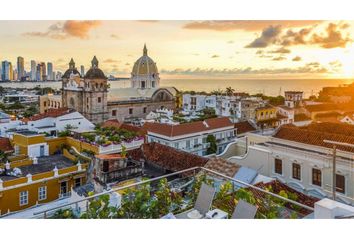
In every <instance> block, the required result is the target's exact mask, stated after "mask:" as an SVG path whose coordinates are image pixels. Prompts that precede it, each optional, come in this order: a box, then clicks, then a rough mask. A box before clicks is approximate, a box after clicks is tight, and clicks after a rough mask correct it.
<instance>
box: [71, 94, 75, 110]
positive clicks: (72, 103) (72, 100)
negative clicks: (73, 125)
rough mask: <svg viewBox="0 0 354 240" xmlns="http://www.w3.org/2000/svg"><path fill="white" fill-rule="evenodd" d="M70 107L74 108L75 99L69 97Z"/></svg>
mask: <svg viewBox="0 0 354 240" xmlns="http://www.w3.org/2000/svg"><path fill="white" fill-rule="evenodd" d="M70 108H74V109H75V100H74V98H73V97H72V98H70Z"/></svg>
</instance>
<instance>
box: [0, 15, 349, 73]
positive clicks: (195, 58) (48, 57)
mask: <svg viewBox="0 0 354 240" xmlns="http://www.w3.org/2000/svg"><path fill="white" fill-rule="evenodd" d="M353 23H354V22H353V21H313V20H311V21H302V20H301V21H300V20H296V21H285V20H282V21H0V36H1V37H0V44H1V48H2V53H1V56H0V60H1V61H5V60H7V61H9V62H12V65H13V67H14V66H16V65H17V64H16V62H17V57H19V56H21V57H23V58H24V69H25V70H26V71H27V72H29V71H30V69H31V68H32V67H33V66H31V62H30V61H31V60H35V61H36V62H37V63H38V62H46V63H47V62H51V63H53V65H54V68H55V69H56V71H62V72H63V71H65V70H66V69H67V67H68V63H69V61H70V58H71V57H72V58H74V60H75V62H76V64H77V66H81V65H83V66H84V67H85V68H88V67H89V66H90V60H91V59H92V56H94V55H96V56H97V58H98V60H99V61H100V67H101V68H102V70H103V71H104V72H105V73H106V74H107V75H110V74H112V75H115V76H129V74H130V72H131V68H132V66H133V64H134V62H135V61H136V59H137V58H138V57H139V56H140V55H141V52H142V47H143V45H144V43H146V44H147V47H148V49H149V55H150V56H151V57H152V58H153V59H154V60H155V61H156V62H157V64H158V66H159V71H160V73H161V75H162V76H167V75H174V76H176V75H181V76H182V75H187V76H188V77H198V76H199V77H200V76H201V77H205V76H208V77H217V76H225V77H234V78H259V79H262V78H279V77H281V78H284V77H287V78H351V77H353V76H354V45H353V37H354V24H353ZM24 42H26V44H23V43H24ZM14 68H17V66H16V67H14ZM78 68H80V67H78ZM79 70H80V71H81V69H79Z"/></svg>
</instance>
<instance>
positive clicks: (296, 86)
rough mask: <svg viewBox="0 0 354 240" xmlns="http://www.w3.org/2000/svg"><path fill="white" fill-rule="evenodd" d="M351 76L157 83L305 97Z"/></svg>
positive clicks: (124, 83) (116, 84)
mask: <svg viewBox="0 0 354 240" xmlns="http://www.w3.org/2000/svg"><path fill="white" fill-rule="evenodd" d="M353 82H354V79H261V80H260V79H229V78H227V79H220V78H218V79H212V78H210V79H188V78H180V79H179V78H173V79H172V78H171V79H161V80H160V87H171V86H173V87H176V88H177V89H178V90H182V91H191V90H194V91H205V92H210V91H213V90H218V89H220V90H224V89H225V88H227V87H232V88H233V89H234V90H235V92H247V93H250V94H257V93H262V94H265V95H268V96H278V95H284V91H303V92H304V97H308V96H311V95H316V94H318V93H319V91H320V90H321V89H322V88H323V87H336V86H342V85H345V84H350V83H353ZM109 83H110V92H111V94H112V95H114V92H115V89H118V88H128V87H130V82H129V80H120V81H110V82H109ZM0 86H3V87H13V88H32V87H35V86H40V87H52V88H54V89H60V88H61V82H4V83H1V82H0Z"/></svg>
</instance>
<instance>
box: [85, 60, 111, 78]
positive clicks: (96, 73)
mask: <svg viewBox="0 0 354 240" xmlns="http://www.w3.org/2000/svg"><path fill="white" fill-rule="evenodd" d="M91 64H92V66H91V68H90V69H89V70H88V71H87V72H86V75H85V78H88V79H95V78H98V79H107V77H106V75H104V73H103V71H102V70H101V69H99V68H98V60H97V58H96V56H94V57H93V59H92V61H91Z"/></svg>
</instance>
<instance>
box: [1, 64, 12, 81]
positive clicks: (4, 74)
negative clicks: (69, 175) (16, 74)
mask: <svg viewBox="0 0 354 240" xmlns="http://www.w3.org/2000/svg"><path fill="white" fill-rule="evenodd" d="M1 79H2V81H9V80H10V62H8V61H2V63H1Z"/></svg>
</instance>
